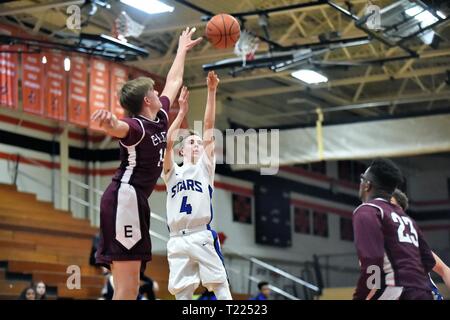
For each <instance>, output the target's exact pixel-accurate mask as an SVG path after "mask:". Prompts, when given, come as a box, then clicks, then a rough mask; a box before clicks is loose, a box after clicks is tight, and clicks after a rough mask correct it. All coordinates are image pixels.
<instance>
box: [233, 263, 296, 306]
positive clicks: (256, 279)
mask: <svg viewBox="0 0 450 320" xmlns="http://www.w3.org/2000/svg"><path fill="white" fill-rule="evenodd" d="M227 270H229V271H231V272H234V273H236V274H239V275H243V276H244V277H246V278H247V279H249V280H250V281H253V282H254V283H259V282H261V280H260V279H258V278H256V277H254V276H248V275H246V274H241V273H240V272H239V271H237V270H236V269H233V268H231V267H227ZM269 288H270V289H271V290H272V291H275V292H276V293H278V294H281V295H282V296H285V297H286V298H288V299H291V300H301V299H300V298H297V297H296V296H294V295H292V294H290V293H288V292H286V291H284V290H283V289H280V288H278V287H276V286H274V285H271V284H269Z"/></svg>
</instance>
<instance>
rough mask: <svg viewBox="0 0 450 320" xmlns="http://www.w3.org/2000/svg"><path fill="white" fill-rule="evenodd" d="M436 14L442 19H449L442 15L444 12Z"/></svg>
mask: <svg viewBox="0 0 450 320" xmlns="http://www.w3.org/2000/svg"><path fill="white" fill-rule="evenodd" d="M436 14H437V15H438V16H439V18H441V19H446V18H447V17H446V16H445V14H443V13H442V11H439V10H438V11H436Z"/></svg>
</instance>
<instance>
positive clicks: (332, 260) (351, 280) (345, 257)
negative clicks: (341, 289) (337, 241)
mask: <svg viewBox="0 0 450 320" xmlns="http://www.w3.org/2000/svg"><path fill="white" fill-rule="evenodd" d="M317 258H318V261H319V264H320V269H321V271H322V273H323V274H324V275H325V285H324V286H325V287H336V286H353V285H354V284H355V283H356V281H357V277H358V275H359V268H357V267H355V266H357V265H358V257H357V254H356V252H345V253H331V254H322V255H317ZM338 260H339V261H338ZM350 260H352V262H350V263H344V261H345V262H348V261H350ZM345 265H348V266H345ZM332 273H334V274H335V275H336V274H341V275H342V274H345V275H346V276H345V277H336V276H331V274H332ZM337 278H338V279H339V278H341V279H346V280H347V281H346V283H339V284H336V283H332V282H331V279H337Z"/></svg>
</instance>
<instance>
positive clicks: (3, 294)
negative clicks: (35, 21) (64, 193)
mask: <svg viewBox="0 0 450 320" xmlns="http://www.w3.org/2000/svg"><path fill="white" fill-rule="evenodd" d="M97 232H98V229H97V228H93V227H91V226H90V223H89V221H88V220H84V219H77V218H74V217H72V215H71V214H70V212H68V211H62V210H58V209H55V208H54V207H53V205H52V204H51V203H49V202H43V201H38V200H37V199H36V196H35V195H34V194H30V193H24V192H19V191H17V189H16V187H15V186H11V185H4V184H0V299H17V298H18V297H19V295H20V293H21V292H22V290H23V289H24V288H26V287H27V286H29V285H30V283H31V282H38V281H41V280H42V281H44V283H45V284H46V285H47V292H48V296H49V298H50V299H56V298H58V299H98V298H99V297H100V296H101V289H102V287H103V285H104V283H105V278H104V276H103V275H102V274H101V270H99V269H97V268H95V267H93V266H90V265H89V254H90V250H91V245H92V239H93V237H94V235H95V234H96V233H97ZM70 265H77V266H79V267H80V268H81V289H73V290H70V289H68V288H67V284H66V282H67V279H68V277H69V276H70V274H68V273H67V267H68V266H70ZM146 275H147V276H149V277H151V278H152V279H153V280H155V281H157V282H158V284H159V292H158V293H157V298H160V299H174V297H173V296H172V295H171V294H170V293H169V292H168V290H167V285H168V278H169V266H168V263H167V257H166V256H165V255H154V256H153V260H152V261H151V262H150V263H149V264H148V265H147V270H146ZM202 290H203V288H199V289H198V290H197V291H196V293H200V292H202ZM233 296H234V298H235V299H247V298H248V296H247V295H245V294H233Z"/></svg>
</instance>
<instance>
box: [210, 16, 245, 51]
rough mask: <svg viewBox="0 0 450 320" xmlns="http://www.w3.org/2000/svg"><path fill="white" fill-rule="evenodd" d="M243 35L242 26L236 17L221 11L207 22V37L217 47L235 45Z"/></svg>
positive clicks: (222, 47)
mask: <svg viewBox="0 0 450 320" xmlns="http://www.w3.org/2000/svg"><path fill="white" fill-rule="evenodd" d="M240 35H241V27H240V25H239V22H238V21H237V20H236V18H235V17H233V16H231V15H229V14H226V13H221V14H218V15H215V16H214V17H212V18H211V20H209V21H208V23H207V24H206V38H207V39H208V40H209V42H211V44H212V45H213V46H214V47H215V48H217V49H226V48H231V47H234V45H235V43H236V42H237V41H238V40H239V36H240Z"/></svg>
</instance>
